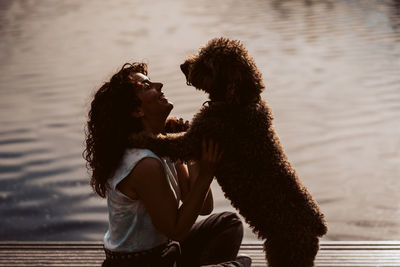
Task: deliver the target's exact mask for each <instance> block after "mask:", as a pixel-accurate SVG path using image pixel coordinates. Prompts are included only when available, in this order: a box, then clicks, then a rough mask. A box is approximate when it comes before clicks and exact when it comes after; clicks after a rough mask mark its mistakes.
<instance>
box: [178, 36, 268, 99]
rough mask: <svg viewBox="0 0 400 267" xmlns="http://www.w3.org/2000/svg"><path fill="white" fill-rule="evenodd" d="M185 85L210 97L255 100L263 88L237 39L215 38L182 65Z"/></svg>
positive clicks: (251, 60) (255, 70)
mask: <svg viewBox="0 0 400 267" xmlns="http://www.w3.org/2000/svg"><path fill="white" fill-rule="evenodd" d="M181 70H182V72H183V73H184V74H185V76H186V81H187V84H188V85H193V86H194V87H196V88H197V89H199V90H203V91H205V92H206V93H208V94H209V97H210V100H212V101H223V102H226V103H230V104H239V105H242V104H247V103H251V102H255V101H256V100H257V99H258V98H259V95H260V93H261V92H262V90H263V89H264V84H263V82H262V78H261V73H260V72H259V70H258V69H257V67H256V65H255V63H254V60H253V58H251V57H250V56H249V54H248V53H247V50H246V48H245V47H244V46H243V44H242V43H241V42H240V41H237V40H229V39H227V38H222V37H221V38H215V39H212V40H211V41H209V42H208V44H207V45H206V46H204V47H202V48H201V49H200V51H199V53H198V54H197V55H193V56H190V57H189V58H187V59H186V60H185V62H184V63H183V64H182V65H181Z"/></svg>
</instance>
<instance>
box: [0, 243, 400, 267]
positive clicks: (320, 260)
mask: <svg viewBox="0 0 400 267" xmlns="http://www.w3.org/2000/svg"><path fill="white" fill-rule="evenodd" d="M239 253H244V254H247V255H249V256H250V257H251V258H252V259H253V265H252V266H255V267H256V266H267V265H266V263H265V257H264V253H263V251H262V246H261V243H260V242H255V243H244V244H243V245H242V247H241V250H240V252H239ZM103 259H104V252H103V247H102V243H101V242H0V266H2V267H8V266H10V267H11V266H12V267H28V266H29V267H32V266H40V267H45V266H60V267H67V266H69V267H81V266H82V267H83V266H85V267H94V266H97V267H98V266H101V263H102V261H103ZM316 265H317V266H318V267H319V266H330V267H334V266H374V267H377V266H397V267H400V241H368V242H363V241H353V242H349V241H346V242H345V241H343V242H342V241H322V242H321V248H320V251H319V253H318V255H317V258H316ZM293 267H295V266H293Z"/></svg>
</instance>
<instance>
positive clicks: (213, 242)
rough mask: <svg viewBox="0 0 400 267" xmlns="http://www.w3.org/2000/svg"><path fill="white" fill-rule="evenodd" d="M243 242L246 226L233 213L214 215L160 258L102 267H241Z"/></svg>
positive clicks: (116, 261)
mask: <svg viewBox="0 0 400 267" xmlns="http://www.w3.org/2000/svg"><path fill="white" fill-rule="evenodd" d="M242 238H243V224H242V222H241V220H240V218H239V217H238V216H237V215H236V214H235V213H232V212H222V213H217V214H212V215H210V216H209V217H208V218H206V219H204V220H201V221H199V222H197V223H195V224H194V225H193V226H192V228H191V230H190V232H189V234H188V236H187V237H186V238H185V240H184V241H182V242H181V243H180V252H179V248H177V247H176V246H169V248H168V249H166V250H164V251H163V252H162V253H157V255H151V256H149V257H145V258H134V259H106V260H105V261H104V262H103V267H116V266H119V267H122V266H124V267H125V266H126V267H128V266H129V267H144V266H148V267H155V266H157V267H172V266H173V262H175V261H176V263H177V266H178V267H199V266H207V267H241V266H242V265H241V264H240V263H239V262H235V258H236V256H237V253H238V251H239V248H240V245H241V243H242Z"/></svg>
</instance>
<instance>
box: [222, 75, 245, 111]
mask: <svg viewBox="0 0 400 267" xmlns="http://www.w3.org/2000/svg"><path fill="white" fill-rule="evenodd" d="M228 73H229V76H228V77H226V78H227V85H226V92H225V101H226V102H227V103H229V104H240V102H241V94H242V93H241V92H240V85H241V84H242V73H241V72H240V70H239V68H230V69H229V72H228Z"/></svg>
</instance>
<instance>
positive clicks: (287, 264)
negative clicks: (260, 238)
mask: <svg viewBox="0 0 400 267" xmlns="http://www.w3.org/2000/svg"><path fill="white" fill-rule="evenodd" d="M264 249H265V251H266V258H267V261H268V266H269V267H292V266H293V267H294V266H296V267H314V266H315V265H314V259H315V256H316V255H317V252H318V249H319V239H318V238H317V237H311V236H307V235H303V236H298V235H295V234H294V235H293V236H292V237H282V238H280V237H279V236H278V237H274V238H270V239H267V240H266V241H265V243H264Z"/></svg>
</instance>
